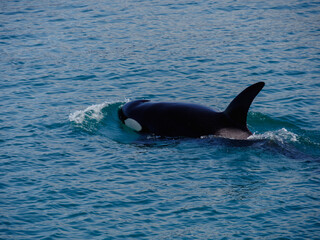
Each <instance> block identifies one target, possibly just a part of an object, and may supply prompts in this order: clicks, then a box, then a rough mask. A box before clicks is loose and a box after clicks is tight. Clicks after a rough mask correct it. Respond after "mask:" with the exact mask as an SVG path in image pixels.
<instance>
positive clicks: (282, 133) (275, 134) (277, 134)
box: [248, 128, 298, 143]
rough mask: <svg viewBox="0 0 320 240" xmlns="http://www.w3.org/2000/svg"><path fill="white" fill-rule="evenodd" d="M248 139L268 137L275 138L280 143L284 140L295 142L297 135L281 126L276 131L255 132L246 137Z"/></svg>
mask: <svg viewBox="0 0 320 240" xmlns="http://www.w3.org/2000/svg"><path fill="white" fill-rule="evenodd" d="M248 139H259V140H260V139H270V140H275V141H278V142H281V143H284V142H287V141H289V142H297V141H298V135H297V134H295V133H293V132H290V131H288V130H287V129H285V128H281V129H279V130H276V131H268V132H265V133H262V134H256V133H254V134H253V135H252V136H250V137H248Z"/></svg>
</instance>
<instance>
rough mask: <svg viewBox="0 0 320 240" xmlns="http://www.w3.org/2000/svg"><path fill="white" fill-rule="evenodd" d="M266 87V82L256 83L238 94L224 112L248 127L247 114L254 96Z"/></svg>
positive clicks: (240, 125) (234, 120)
mask: <svg viewBox="0 0 320 240" xmlns="http://www.w3.org/2000/svg"><path fill="white" fill-rule="evenodd" d="M263 87H264V82H258V83H255V84H253V85H251V86H249V87H247V88H246V89H245V90H243V91H242V92H241V93H239V95H238V96H236V97H235V98H234V99H233V100H232V102H231V103H230V104H229V106H228V107H227V108H226V110H225V111H224V113H225V114H226V115H227V116H228V118H229V119H231V121H232V122H234V123H235V124H236V125H238V126H239V127H240V128H243V129H247V114H248V111H249V108H250V105H251V103H252V101H253V100H254V98H255V97H256V96H257V95H258V93H259V92H260V91H261V89H262V88H263Z"/></svg>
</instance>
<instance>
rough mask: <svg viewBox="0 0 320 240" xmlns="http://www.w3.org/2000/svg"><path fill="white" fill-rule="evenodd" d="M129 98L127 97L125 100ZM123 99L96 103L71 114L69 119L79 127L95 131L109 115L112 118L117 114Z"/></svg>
mask: <svg viewBox="0 0 320 240" xmlns="http://www.w3.org/2000/svg"><path fill="white" fill-rule="evenodd" d="M127 101H128V100H127V99H126V100H125V102H127ZM123 103H124V102H123V101H110V102H109V101H106V102H103V103H100V104H94V105H91V106H89V107H87V108H86V109H84V110H77V111H75V112H73V113H70V115H69V121H70V122H71V123H73V124H74V125H75V126H76V127H77V128H81V129H83V130H85V131H88V132H91V133H93V132H95V131H96V130H98V128H99V126H100V125H101V124H105V123H104V122H105V119H107V118H106V117H107V115H110V120H112V119H113V118H114V115H115V114H117V110H116V109H117V108H118V107H119V106H120V105H122V104H123Z"/></svg>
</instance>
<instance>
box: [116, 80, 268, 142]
mask: <svg viewBox="0 0 320 240" xmlns="http://www.w3.org/2000/svg"><path fill="white" fill-rule="evenodd" d="M263 87H264V82H258V83H255V84H253V85H251V86H249V87H248V88H246V89H245V90H243V91H242V92H241V93H240V94H239V95H238V96H237V97H236V98H234V99H233V101H232V102H231V103H230V104H229V106H228V107H227V108H226V110H225V111H223V112H216V111H214V110H212V109H211V108H208V107H205V106H202V105H198V104H190V103H177V102H151V101H149V100H135V101H132V102H128V103H126V104H125V105H124V106H123V107H122V108H120V109H119V118H120V120H121V121H122V122H123V123H124V124H125V125H127V126H128V127H130V128H132V129H133V130H135V131H137V132H142V133H153V134H155V135H158V136H169V137H180V136H181V137H201V136H205V135H216V136H221V137H226V138H234V139H247V138H248V137H249V136H250V135H251V134H252V133H251V132H250V131H249V129H248V127H247V114H248V110H249V108H250V105H251V103H252V101H253V100H254V98H255V97H256V96H257V94H258V93H259V92H260V91H261V89H262V88H263Z"/></svg>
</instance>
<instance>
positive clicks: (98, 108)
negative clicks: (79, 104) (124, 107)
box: [69, 102, 112, 124]
mask: <svg viewBox="0 0 320 240" xmlns="http://www.w3.org/2000/svg"><path fill="white" fill-rule="evenodd" d="M110 104H112V102H104V103H101V104H95V105H91V106H89V107H87V108H86V109H84V110H78V111H75V112H74V113H70V115H69V120H70V121H71V122H74V123H76V124H83V123H84V122H85V121H88V120H90V119H91V120H96V121H97V122H100V121H101V120H102V119H103V117H104V114H103V113H102V109H104V108H105V107H107V106H109V105H110Z"/></svg>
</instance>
